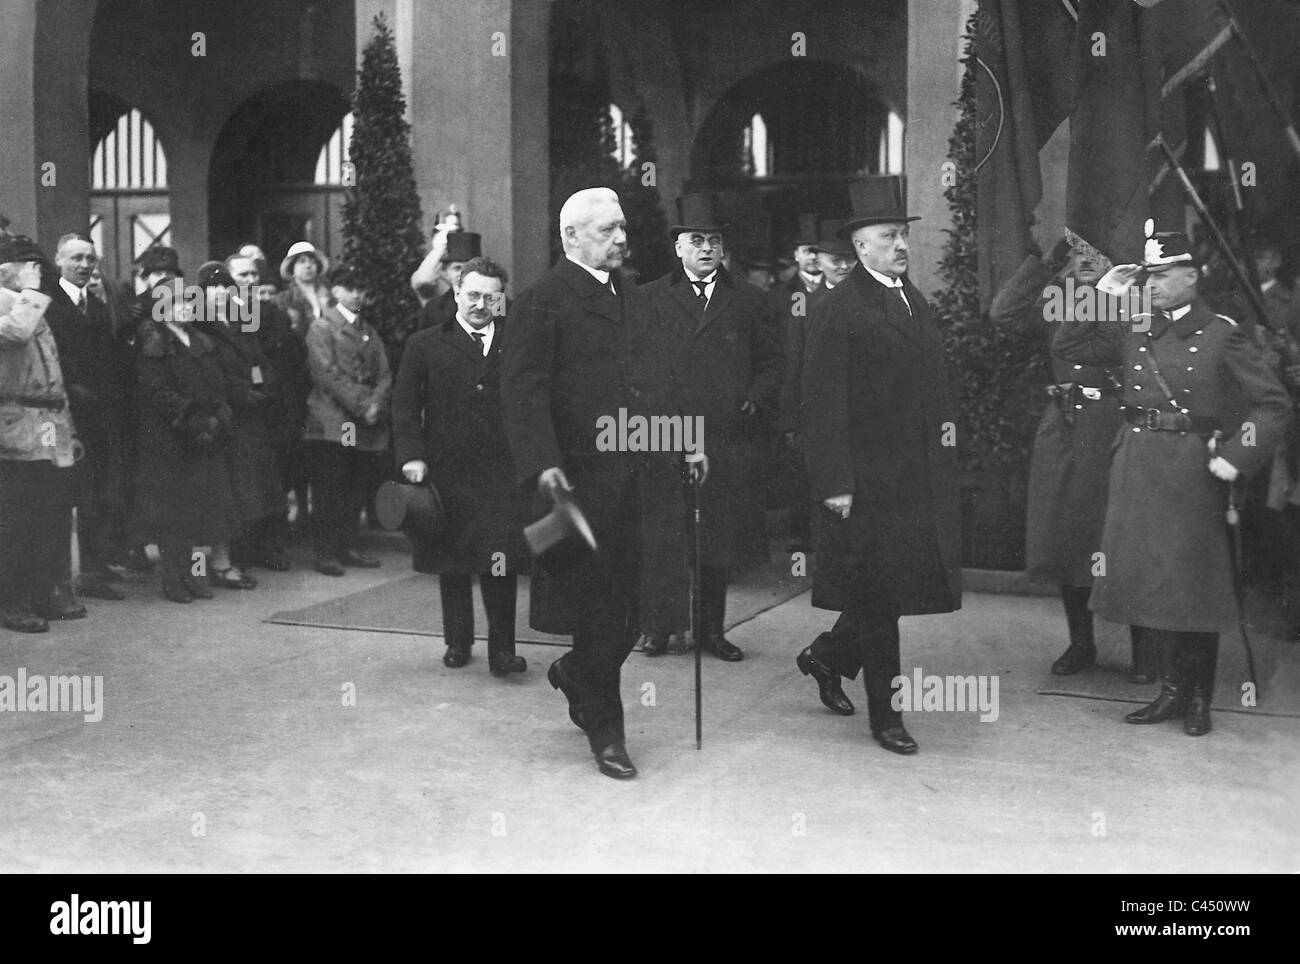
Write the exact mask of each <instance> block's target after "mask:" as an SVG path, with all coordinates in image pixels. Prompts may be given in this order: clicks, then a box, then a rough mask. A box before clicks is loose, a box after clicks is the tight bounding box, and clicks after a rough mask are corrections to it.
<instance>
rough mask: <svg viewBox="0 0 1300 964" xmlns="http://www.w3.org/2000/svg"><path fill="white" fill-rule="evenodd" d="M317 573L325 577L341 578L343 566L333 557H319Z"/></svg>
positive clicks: (317, 559) (317, 558)
mask: <svg viewBox="0 0 1300 964" xmlns="http://www.w3.org/2000/svg"><path fill="white" fill-rule="evenodd" d="M316 571H317V572H319V573H321V574H322V575H325V576H341V575H343V564H342V563H341V562H339V561H338V560H337V559H335V558H334V557H333V556H317V557H316Z"/></svg>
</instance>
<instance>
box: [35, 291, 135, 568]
mask: <svg viewBox="0 0 1300 964" xmlns="http://www.w3.org/2000/svg"><path fill="white" fill-rule="evenodd" d="M49 294H50V298H51V300H50V307H49V308H48V310H47V311H46V313H45V320H46V322H47V323H48V324H49V326H50V330H51V331H52V332H53V333H54V341H55V344H56V345H57V346H58V349H59V364H60V366H61V367H62V369H63V378H64V383H65V385H66V386H67V391H68V401H69V405H70V407H71V409H72V423H73V426H74V428H75V429H76V433H77V437H78V438H79V439H80V440H81V443H82V445H84V446H85V449H86V454H85V457H84V458H83V459H82V461H81V462H80V463H79V464H78V465H77V467H76V469H75V471H74V486H75V490H76V501H77V532H78V537H79V540H80V548H81V568H82V570H83V571H85V572H87V573H95V572H102V571H103V570H104V569H105V568H106V567H107V565H108V562H109V560H110V558H111V556H112V551H113V549H114V546H115V544H116V543H117V542H118V541H119V540H120V538H121V536H122V534H123V528H124V525H125V521H126V513H127V510H128V506H127V504H126V502H127V486H126V478H125V473H126V465H127V463H126V455H127V440H126V432H127V429H128V420H127V409H126V405H127V397H128V389H129V383H128V382H126V381H125V379H124V377H123V372H122V368H121V363H122V356H121V348H120V343H118V342H117V341H115V339H114V338H113V324H112V320H111V319H110V317H109V313H108V308H107V307H106V306H105V305H104V303H103V302H102V301H100V300H99V297H98V296H97V295H94V294H91V293H90V292H88V291H87V292H85V295H86V311H85V313H84V314H83V313H82V311H81V309H79V308H78V307H77V306H76V305H75V304H74V303H73V301H72V299H71V298H69V297H68V294H67V292H66V291H64V290H63V286H62V285H61V284H58V283H57V282H56V283H55V284H54V285H53V286H51V288H50V291H49Z"/></svg>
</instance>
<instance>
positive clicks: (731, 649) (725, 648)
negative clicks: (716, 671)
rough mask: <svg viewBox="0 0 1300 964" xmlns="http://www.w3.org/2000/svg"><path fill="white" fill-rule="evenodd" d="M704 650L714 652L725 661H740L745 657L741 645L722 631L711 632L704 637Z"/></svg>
mask: <svg viewBox="0 0 1300 964" xmlns="http://www.w3.org/2000/svg"><path fill="white" fill-rule="evenodd" d="M704 651H705V652H706V653H712V654H713V655H714V656H716V657H718V659H720V660H722V661H723V662H724V663H739V662H740V661H741V660H742V659H744V658H745V654H744V653H743V652H742V651H741V649H740V647H739V646H737V645H736V644H735V643H733V642H731V640H729V639H727V637H725V636H723V635H722V634H721V633H717V634H711V635H709V636H706V637H705V639H704Z"/></svg>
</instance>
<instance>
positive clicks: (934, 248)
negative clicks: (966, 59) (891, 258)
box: [903, 0, 975, 295]
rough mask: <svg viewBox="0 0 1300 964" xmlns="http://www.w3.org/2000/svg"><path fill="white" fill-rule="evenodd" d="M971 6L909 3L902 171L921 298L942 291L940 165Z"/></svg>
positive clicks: (954, 0) (948, 220)
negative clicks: (912, 220)
mask: <svg viewBox="0 0 1300 964" xmlns="http://www.w3.org/2000/svg"><path fill="white" fill-rule="evenodd" d="M974 8H975V4H974V0H908V3H907V127H906V134H905V137H904V142H903V144H904V147H903V149H904V155H903V165H904V168H903V169H904V171H906V173H907V207H908V213H909V214H916V215H920V217H921V220H920V221H918V222H917V223H916V225H915V226H914V227H913V229H912V241H911V248H912V258H911V264H910V266H909V268H908V275H909V277H910V278H911V280H912V282H913V284H915V285H916V286H917V287H918V288H920V289H921V291H922V292H924V293H925V294H927V295H928V294H930V293H931V292H933V291H934V290H935V289H936V288H938V287H940V286H941V285H942V280H941V279H940V277H939V260H940V259H941V258H942V257H943V245H944V241H945V240H946V239H947V235H946V234H945V233H944V230H945V229H946V228H950V227H952V217H951V215H950V214H949V212H948V202H947V200H946V199H945V198H944V196H943V188H944V184H943V164H944V162H945V161H947V160H948V139H949V138H950V137H952V131H953V127H954V126H956V124H957V118H958V110H957V108H956V107H955V106H954V102H955V101H956V100H957V94H958V92H959V89H960V85H961V71H962V65H961V62H960V58H961V54H962V40H961V35H962V28H963V26H964V25H965V23H966V18H967V17H969V16H970V15H971V14H972V13H973V12H974Z"/></svg>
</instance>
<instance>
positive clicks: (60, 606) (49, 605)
mask: <svg viewBox="0 0 1300 964" xmlns="http://www.w3.org/2000/svg"><path fill="white" fill-rule="evenodd" d="M33 611H34V612H35V613H36V615H38V616H40V617H41V618H42V619H48V620H50V621H51V622H52V621H54V620H56V619H85V618H86V607H85V606H83V605H81V603H79V602H77V597H76V596H74V595H73V594H72V590H71V589H69V588H68V587H67V586H55V587H54V589H53V590H51V592H50V594H49V595H48V596H46V597H45V598H44V599H43V600H41V603H40V605H38V606H35V607H33Z"/></svg>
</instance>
